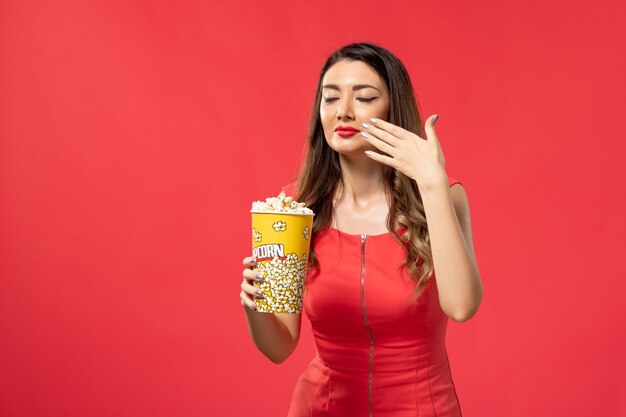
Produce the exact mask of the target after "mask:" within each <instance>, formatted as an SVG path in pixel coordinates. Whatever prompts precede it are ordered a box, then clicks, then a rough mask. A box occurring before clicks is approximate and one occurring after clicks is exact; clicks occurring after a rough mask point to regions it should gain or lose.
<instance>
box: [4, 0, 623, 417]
mask: <svg viewBox="0 0 626 417" xmlns="http://www.w3.org/2000/svg"><path fill="white" fill-rule="evenodd" d="M222 3H223V4H222ZM354 41H370V42H374V43H378V44H380V45H382V46H384V47H386V48H388V49H390V50H391V51H392V52H393V53H395V54H396V55H397V56H398V57H399V58H400V59H401V60H402V61H403V62H404V63H405V65H406V66H407V68H408V70H409V73H410V75H411V77H412V80H413V83H414V86H415V90H416V94H417V96H418V100H419V103H420V108H421V110H422V112H423V113H422V118H423V119H426V118H427V117H428V116H429V115H431V114H433V113H439V114H440V119H439V121H438V122H437V132H438V135H439V138H440V141H441V143H442V147H443V150H444V154H445V156H446V161H447V166H446V168H447V170H448V175H449V176H451V177H453V178H457V179H459V180H461V181H462V182H463V184H464V186H465V189H466V192H467V193H468V197H469V200H470V206H471V214H472V221H473V230H474V244H475V249H476V255H477V258H478V264H479V269H480V272H481V278H482V281H483V286H484V298H483V302H482V305H481V308H480V311H479V312H478V314H477V315H476V316H475V317H474V318H473V319H472V320H470V321H469V322H466V323H456V322H453V321H450V323H449V327H448V353H449V357H450V364H451V367H452V372H453V378H454V381H455V385H456V388H457V393H458V396H459V400H460V402H461V408H462V410H463V415H464V416H466V417H469V416H482V417H488V416H530V415H532V416H535V417H542V416H591V415H595V416H618V415H625V414H626V396H625V395H624V393H625V392H626V365H625V361H624V359H623V354H624V352H625V351H626V337H625V336H626V334H625V331H624V329H625V328H626V326H625V319H624V317H626V308H625V307H624V302H623V299H624V293H625V289H626V285H625V284H624V278H625V274H624V272H623V271H624V269H623V262H622V260H623V258H624V254H623V252H624V232H625V227H624V226H625V222H624V212H625V210H626V203H625V202H624V198H623V196H622V194H623V178H624V174H625V173H624V155H625V152H624V151H625V148H626V146H625V145H624V140H625V139H626V135H625V134H624V128H623V122H624V114H623V113H624V103H625V99H626V82H625V79H626V77H625V76H624V74H626V65H625V63H626V58H625V54H624V51H626V7H625V6H624V3H623V2H619V1H613V2H609V1H593V2H592V1H578V2H576V1H573V2H572V1H559V2H555V1H552V2H546V1H523V2H519V1H517V2H502V1H485V2H480V4H478V3H477V2H464V1H455V2H444V3H442V2H421V1H417V2H416V1H406V2H393V6H389V5H387V4H386V3H381V2H374V1H359V2H356V1H344V2H339V3H337V2H335V1H318V2H314V3H310V4H308V3H302V4H300V3H297V2H287V1H280V2H270V3H269V4H268V3H264V2H255V1H251V0H250V1H245V2H242V1H228V2H205V1H199V0H198V1H176V2H174V1H171V2H166V1H142V2H140V1H110V0H106V1H105V0H100V1H87V2H84V1H55V2H47V1H38V2H37V1H25V0H19V1H17V0H15V1H2V2H0V199H1V200H0V274H1V281H0V285H1V287H0V415H2V416H3V417H22V416H49V417H54V416H63V417H73V416H92V417H97V416H116V417H122V416H184V417H192V416H207V415H212V416H250V415H255V416H281V415H285V413H286V411H287V408H288V405H289V400H290V398H291V393H292V389H293V387H294V385H295V382H296V379H297V377H298V376H299V374H300V373H301V372H302V371H303V369H304V367H305V366H306V364H307V363H308V362H309V361H310V359H312V357H313V355H314V352H315V347H314V341H313V339H312V336H311V333H310V324H309V322H308V320H307V319H306V318H303V329H302V337H301V340H300V343H299V345H298V348H297V350H296V351H295V352H294V354H293V355H292V356H291V357H290V358H289V359H288V360H287V361H286V362H284V363H283V364H281V365H279V366H278V365H274V364H273V363H271V362H270V361H269V360H268V359H266V358H265V357H264V356H263V355H262V354H261V353H260V352H259V351H258V350H256V348H255V347H254V345H253V343H252V341H251V339H250V337H249V334H248V329H247V324H246V320H245V315H244V312H243V310H242V306H241V304H240V301H239V291H240V283H241V279H242V278H241V270H242V269H243V267H242V265H241V262H242V259H243V258H244V257H245V256H248V255H249V254H250V252H251V251H250V229H249V228H250V225H249V213H248V210H249V208H250V203H251V202H252V201H253V200H259V199H264V198H265V197H268V196H270V195H275V194H276V193H278V191H280V188H281V186H282V185H284V184H286V183H287V182H289V181H290V180H291V178H292V176H293V175H294V174H295V173H296V171H297V168H298V166H299V164H300V161H301V156H302V153H303V150H304V138H305V132H306V128H307V123H308V118H309V114H310V111H311V104H312V101H313V95H314V91H315V86H316V82H317V77H318V75H319V71H320V68H321V65H322V63H323V62H324V60H325V58H326V57H327V56H328V54H330V53H331V52H332V51H333V50H335V49H336V48H339V47H340V46H342V45H344V44H346V43H349V42H354Z"/></svg>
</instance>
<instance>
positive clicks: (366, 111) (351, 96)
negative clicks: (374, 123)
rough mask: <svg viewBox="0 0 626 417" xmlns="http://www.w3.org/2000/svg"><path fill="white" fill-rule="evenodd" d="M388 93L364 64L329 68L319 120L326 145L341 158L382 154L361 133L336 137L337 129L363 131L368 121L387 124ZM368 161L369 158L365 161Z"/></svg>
mask: <svg viewBox="0 0 626 417" xmlns="http://www.w3.org/2000/svg"><path fill="white" fill-rule="evenodd" d="M388 114H389V93H388V91H387V88H386V87H385V84H384V82H383V80H382V79H381V78H380V76H379V75H378V73H377V72H376V71H375V70H374V69H373V68H372V67H370V66H369V65H367V64H366V63H365V62H363V61H346V60H342V61H339V62H337V63H335V64H334V65H333V66H331V67H330V68H329V69H328V70H327V71H326V74H324V78H323V79H322V100H321V103H320V118H321V121H322V127H323V128H324V135H325V136H326V142H327V143H328V145H329V146H330V147H331V148H332V149H334V150H335V151H336V152H339V153H340V154H342V155H346V156H348V155H349V156H354V157H363V158H368V157H367V156H366V155H365V154H364V153H363V152H364V151H365V150H367V149H369V150H373V151H375V152H379V153H380V152H381V151H379V150H378V149H377V148H376V147H374V146H373V145H370V144H369V143H368V142H367V141H366V140H365V139H364V138H363V136H361V134H360V133H356V134H354V135H351V136H348V135H343V136H341V135H339V134H338V132H337V131H336V130H335V129H336V128H337V127H338V126H344V127H353V128H355V129H357V130H359V131H364V130H365V129H364V128H363V127H362V126H361V123H363V122H365V123H368V124H371V122H370V121H369V119H370V118H371V117H376V118H380V119H383V120H387V116H388ZM368 159H369V158H368Z"/></svg>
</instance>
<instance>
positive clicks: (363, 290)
mask: <svg viewBox="0 0 626 417" xmlns="http://www.w3.org/2000/svg"><path fill="white" fill-rule="evenodd" d="M366 238H367V235H364V234H363V235H361V310H363V320H364V321H365V328H367V331H368V332H369V334H370V355H369V358H370V372H369V382H368V391H367V394H368V395H367V398H368V404H369V409H370V417H372V416H373V414H374V411H373V407H372V378H373V376H374V356H373V355H374V335H373V334H372V329H371V328H370V325H369V323H368V321H367V313H366V311H365V239H366Z"/></svg>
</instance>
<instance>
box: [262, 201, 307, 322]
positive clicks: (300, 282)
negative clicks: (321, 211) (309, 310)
mask: <svg viewBox="0 0 626 417" xmlns="http://www.w3.org/2000/svg"><path fill="white" fill-rule="evenodd" d="M250 212H251V217H252V219H251V220H252V253H253V255H254V256H255V257H256V259H257V264H256V266H255V268H254V270H255V271H256V272H257V273H259V274H261V275H262V276H263V277H264V278H265V279H264V280H263V281H260V282H256V283H255V284H254V286H255V287H257V288H259V289H260V290H261V292H262V293H263V296H262V297H258V298H255V302H256V305H257V311H259V312H268V313H272V312H276V313H300V312H301V311H302V295H303V292H304V277H305V275H306V268H307V257H308V256H309V248H310V244H311V230H312V229H313V216H314V213H313V210H311V209H310V208H308V207H306V206H305V203H300V202H298V201H295V200H294V199H293V198H292V197H287V196H286V195H285V193H284V192H281V193H280V194H279V195H278V196H276V197H269V198H266V199H265V201H255V202H253V203H252V210H250Z"/></svg>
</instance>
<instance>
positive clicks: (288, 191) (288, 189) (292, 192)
mask: <svg viewBox="0 0 626 417" xmlns="http://www.w3.org/2000/svg"><path fill="white" fill-rule="evenodd" d="M456 183H459V184H461V185H463V183H461V181H460V180H458V179H456V178H453V177H450V176H448V186H450V187H452V186H453V185H454V184H456ZM297 186H298V182H297V181H293V182H290V183H288V184H285V185H283V188H282V190H281V191H282V192H284V193H285V195H287V196H291V197H293V198H296V194H297V193H298V189H297Z"/></svg>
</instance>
